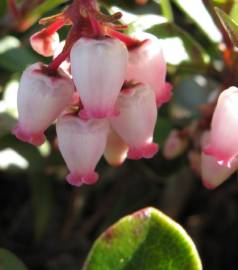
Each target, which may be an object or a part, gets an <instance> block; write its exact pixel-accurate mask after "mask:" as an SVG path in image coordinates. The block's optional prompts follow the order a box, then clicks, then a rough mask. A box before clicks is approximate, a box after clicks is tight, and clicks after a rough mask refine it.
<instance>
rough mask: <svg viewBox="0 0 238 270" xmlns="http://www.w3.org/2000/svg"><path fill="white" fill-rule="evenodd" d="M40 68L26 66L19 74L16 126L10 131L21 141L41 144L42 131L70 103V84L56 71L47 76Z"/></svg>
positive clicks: (35, 65) (37, 66) (65, 77)
mask: <svg viewBox="0 0 238 270" xmlns="http://www.w3.org/2000/svg"><path fill="white" fill-rule="evenodd" d="M42 67H43V65H42V64H41V63H36V64H34V65H31V66H29V67H28V68H27V69H26V70H25V71H24V72H23V74H22V77H21V80H20V86H19V89H18V94H17V107H18V113H19V122H18V125H17V126H16V127H15V129H14V130H13V133H14V134H15V135H16V137H17V138H18V139H20V140H22V141H25V142H29V143H32V144H34V145H41V144H42V143H43V142H44V140H45V137H44V131H45V130H46V129H47V128H48V127H49V126H50V125H51V124H52V122H53V121H55V120H56V118H57V117H58V116H59V115H60V113H61V112H62V111H63V110H64V109H65V107H66V106H67V105H68V104H69V103H70V102H71V99H72V94H73V91H74V85H73V82H72V80H71V79H70V78H68V76H67V75H66V74H65V73H64V72H63V71H62V70H60V71H59V73H58V74H56V75H54V76H49V75H47V74H45V73H44V72H43V71H42Z"/></svg>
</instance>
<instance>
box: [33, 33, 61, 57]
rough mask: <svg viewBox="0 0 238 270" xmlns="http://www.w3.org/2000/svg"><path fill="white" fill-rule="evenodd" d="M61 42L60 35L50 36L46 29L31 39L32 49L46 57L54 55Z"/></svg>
mask: <svg viewBox="0 0 238 270" xmlns="http://www.w3.org/2000/svg"><path fill="white" fill-rule="evenodd" d="M59 42H60V39H59V35H58V33H57V32H55V33H53V34H48V33H47V30H46V29H43V30H41V31H39V32H37V33H35V34H34V35H32V36H31V38H30V43H31V47H32V49H33V50H35V51H36V52H37V53H39V54H40V55H43V56H45V57H49V56H52V55H53V54H54V51H55V50H56V49H57V47H58V46H59Z"/></svg>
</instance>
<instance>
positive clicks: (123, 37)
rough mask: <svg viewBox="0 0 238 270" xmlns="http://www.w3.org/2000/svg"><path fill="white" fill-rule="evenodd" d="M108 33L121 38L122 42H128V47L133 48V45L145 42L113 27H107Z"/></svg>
mask: <svg viewBox="0 0 238 270" xmlns="http://www.w3.org/2000/svg"><path fill="white" fill-rule="evenodd" d="M106 33H107V34H108V35H109V36H111V37H115V38H118V39H120V40H121V41H122V42H124V43H125V44H126V46H127V47H128V49H131V48H133V47H137V46H139V45H141V44H142V43H143V41H140V40H137V39H134V38H131V37H129V36H127V35H125V34H123V33H121V32H118V31H115V30H113V29H112V28H107V29H106Z"/></svg>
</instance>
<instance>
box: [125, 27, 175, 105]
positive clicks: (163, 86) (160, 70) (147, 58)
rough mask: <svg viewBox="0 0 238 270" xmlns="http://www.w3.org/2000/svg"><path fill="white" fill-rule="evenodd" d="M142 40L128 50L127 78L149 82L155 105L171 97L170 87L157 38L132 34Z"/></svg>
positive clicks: (145, 34) (144, 34)
mask: <svg viewBox="0 0 238 270" xmlns="http://www.w3.org/2000/svg"><path fill="white" fill-rule="evenodd" d="M134 37H136V38H138V39H139V40H144V42H141V44H140V45H138V46H136V47H132V48H131V49H130V50H129V59H128V69H127V76H126V79H127V80H129V81H130V80H133V81H138V82H143V83H146V84H149V85H150V87H151V88H152V89H153V90H154V92H155V95H156V102H157V106H158V107H160V106H161V105H162V104H163V103H166V102H168V101H169V100H170V99H171V97H172V92H171V90H172V87H171V85H170V84H169V83H166V81H165V79H166V62H165V59H164V56H163V51H162V48H161V44H160V41H159V39H157V38H156V37H155V36H154V35H152V34H149V33H145V32H139V33H136V34H135V35H134Z"/></svg>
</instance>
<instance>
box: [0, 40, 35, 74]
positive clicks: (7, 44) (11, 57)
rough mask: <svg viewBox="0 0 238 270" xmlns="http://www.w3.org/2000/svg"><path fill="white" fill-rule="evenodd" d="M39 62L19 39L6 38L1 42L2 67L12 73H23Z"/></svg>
mask: <svg viewBox="0 0 238 270" xmlns="http://www.w3.org/2000/svg"><path fill="white" fill-rule="evenodd" d="M37 61H38V58H37V57H35V56H34V55H33V53H32V52H31V51H30V50H29V49H27V48H26V47H23V46H22V45H21V42H20V41H19V40H18V39H17V38H15V37H13V36H6V37H4V38H3V39H1V40H0V66H1V67H3V68H5V69H7V70H9V71H12V72H17V71H19V72H21V71H22V70H24V69H25V68H26V66H27V65H29V64H33V63H35V62H37Z"/></svg>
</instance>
